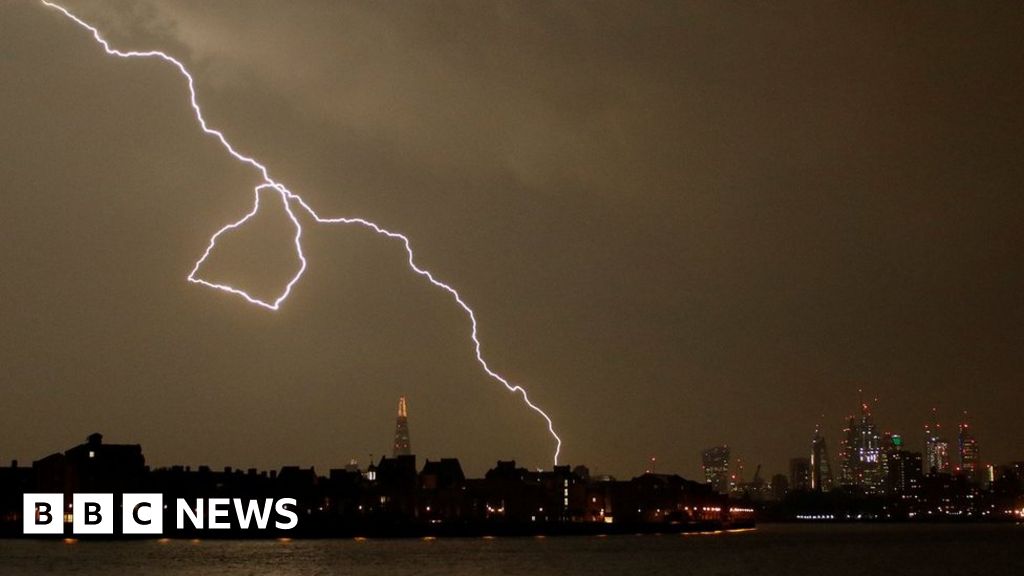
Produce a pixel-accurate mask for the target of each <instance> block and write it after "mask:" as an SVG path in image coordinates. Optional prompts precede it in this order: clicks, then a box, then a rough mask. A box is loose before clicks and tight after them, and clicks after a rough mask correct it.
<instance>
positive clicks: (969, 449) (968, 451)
mask: <svg viewBox="0 0 1024 576" xmlns="http://www.w3.org/2000/svg"><path fill="white" fill-rule="evenodd" d="M957 444H958V446H957V447H958V448H959V450H960V472H961V473H962V474H965V475H967V476H969V477H971V478H973V477H974V476H975V475H976V474H977V472H978V441H977V440H975V439H974V434H972V433H971V431H970V429H969V425H968V424H967V413H966V412H964V420H963V422H961V423H960V434H959V435H958V437H957Z"/></svg>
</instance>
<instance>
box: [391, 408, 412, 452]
mask: <svg viewBox="0 0 1024 576" xmlns="http://www.w3.org/2000/svg"><path fill="white" fill-rule="evenodd" d="M391 454H392V456H394V457H396V458H397V457H399V456H408V455H410V454H412V447H411V446H410V444H409V413H408V410H407V408H406V405H405V396H401V397H399V398H398V419H397V420H396V421H395V444H394V446H393V449H392V451H391Z"/></svg>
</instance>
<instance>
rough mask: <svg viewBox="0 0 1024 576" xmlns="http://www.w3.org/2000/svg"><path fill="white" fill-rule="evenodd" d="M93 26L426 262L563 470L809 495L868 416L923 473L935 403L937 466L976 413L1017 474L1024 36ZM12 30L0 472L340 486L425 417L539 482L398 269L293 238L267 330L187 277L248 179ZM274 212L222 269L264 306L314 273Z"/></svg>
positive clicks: (147, 73) (336, 7) (167, 102)
mask: <svg viewBox="0 0 1024 576" xmlns="http://www.w3.org/2000/svg"><path fill="white" fill-rule="evenodd" d="M68 6H69V7H70V8H72V9H74V10H76V12H78V13H81V14H82V16H83V17H86V18H88V19H89V20H90V21H91V22H95V23H96V24H97V25H98V26H99V27H101V28H102V29H103V30H104V32H105V33H107V34H108V35H109V36H110V38H111V40H112V41H113V42H114V43H115V44H116V45H118V46H123V47H126V48H139V49H162V50H167V51H168V52H169V53H173V54H175V55H178V56H180V57H181V58H182V59H183V61H185V62H186V63H187V64H188V65H189V67H190V69H191V70H193V71H194V72H195V74H196V83H197V94H198V95H199V98H200V99H201V100H202V103H203V106H204V110H205V111H206V113H207V114H208V116H209V117H210V119H211V121H212V122H214V123H215V124H216V125H217V126H218V127H220V128H223V129H224V130H225V132H226V133H227V134H229V135H230V137H231V139H232V142H238V143H242V144H240V145H242V146H244V147H245V149H246V150H251V151H252V152H253V154H255V155H257V156H258V157H259V158H261V159H263V160H264V161H265V162H266V163H267V165H269V166H272V167H274V170H275V171H278V172H279V173H280V174H281V176H280V177H281V179H282V180H283V181H284V180H286V181H287V182H289V185H290V186H292V187H293V188H295V189H296V190H301V191H302V193H303V194H304V197H309V198H310V200H311V202H314V203H315V205H316V206H318V209H319V207H321V206H322V207H324V211H325V212H330V213H332V214H333V213H339V214H355V215H361V216H366V217H369V218H373V219H374V221H378V220H379V221H381V222H385V223H387V225H388V226H391V227H393V228H394V229H397V230H402V231H403V232H404V233H407V234H408V235H409V237H410V238H411V239H412V240H413V241H414V242H415V245H416V246H417V255H418V257H419V258H421V259H422V261H423V262H424V265H426V266H429V268H430V269H431V270H437V271H438V272H439V274H441V275H442V276H443V277H444V278H445V279H450V280H451V281H452V282H453V284H455V285H457V286H458V287H459V289H460V291H464V293H465V295H466V297H467V300H468V301H470V302H472V303H473V305H474V308H475V310H476V311H477V313H478V315H479V317H480V319H481V340H482V342H483V347H484V349H485V350H486V352H487V354H488V358H491V359H492V360H493V364H494V367H495V369H497V370H499V371H500V372H501V373H502V374H507V375H508V376H509V378H510V379H511V380H512V381H513V382H522V383H523V384H525V385H528V386H529V388H530V394H531V398H533V399H534V400H536V401H537V403H538V405H541V406H544V408H545V410H547V411H548V412H549V413H550V414H551V416H552V419H553V420H554V422H555V423H556V424H557V428H558V431H559V433H560V435H561V437H562V438H563V439H564V441H565V445H564V453H563V455H562V458H561V459H560V461H561V462H567V463H572V462H587V463H588V464H589V465H591V466H592V467H593V468H594V469H595V470H599V471H605V472H607V473H611V474H615V475H629V474H632V473H635V472H637V471H642V470H643V469H644V467H645V466H646V465H647V463H648V462H649V460H650V458H651V457H657V461H658V466H659V467H664V468H665V469H672V470H676V471H679V472H680V473H682V474H684V475H685V476H686V477H689V478H700V477H701V475H702V472H701V461H700V452H701V450H703V449H705V448H707V447H709V446H718V445H722V444H726V445H728V446H729V447H730V449H731V450H732V452H733V456H736V457H739V458H742V459H743V460H744V462H745V463H746V464H747V469H748V474H750V473H752V472H753V471H754V469H755V468H756V466H757V465H758V464H763V466H764V470H765V471H766V473H776V472H785V471H787V470H788V469H789V461H790V458H793V457H794V456H804V455H805V454H804V453H805V452H806V449H807V445H808V437H809V434H810V432H809V431H813V429H814V426H816V425H819V424H820V425H822V426H823V429H822V432H823V434H824V436H825V437H826V439H827V443H828V448H829V450H830V451H831V456H832V458H833V463H834V467H833V470H832V473H833V474H834V475H835V476H836V477H837V478H838V476H839V473H840V469H839V467H838V464H837V460H836V459H837V454H838V452H839V449H840V447H841V440H842V437H841V435H840V430H841V426H839V424H838V423H839V422H842V419H843V418H844V417H845V416H847V415H848V410H847V409H846V407H847V406H849V404H850V398H851V396H853V395H854V394H855V390H856V389H859V388H863V389H865V391H867V392H868V393H870V394H872V397H874V396H878V397H879V398H880V402H879V403H877V404H873V408H874V415H875V418H876V420H877V421H878V422H885V425H884V426H883V427H882V428H883V429H882V430H881V432H884V431H886V430H888V431H893V432H899V433H902V434H903V435H904V437H905V440H906V441H907V443H908V444H909V445H911V446H912V447H913V448H912V449H914V450H915V451H916V450H917V449H918V444H919V443H921V442H922V441H923V433H922V432H921V426H923V424H924V423H925V422H928V421H929V419H930V418H931V410H932V408H933V407H938V408H939V413H940V415H942V418H943V420H944V422H945V423H946V424H945V426H944V428H943V436H944V437H945V440H946V442H947V446H946V448H945V450H946V452H947V457H949V458H954V459H955V458H956V456H957V454H958V453H959V451H960V446H961V434H959V430H957V429H956V427H955V426H956V423H955V419H956V418H957V416H955V415H959V414H960V413H962V411H963V410H967V411H968V413H969V414H970V417H971V419H972V423H971V427H970V430H969V434H968V435H967V436H964V442H965V444H964V445H966V446H968V447H969V446H971V443H972V442H976V446H978V447H980V449H981V452H980V453H981V459H982V460H983V461H989V462H1005V461H1012V460H1015V459H1018V458H1019V457H1020V456H1019V455H1018V454H1016V453H1015V452H1016V450H1018V447H1019V446H1020V445H1021V443H1022V438H1024V431H1022V429H1021V427H1020V425H1019V423H1018V419H1017V418H1016V409H1017V407H1018V406H1020V405H1021V403H1022V401H1024V398H1022V394H1024V392H1022V387H1021V385H1020V383H1021V382H1022V381H1024V358H1022V357H1021V355H1020V354H1019V353H1018V351H1019V349H1020V346H1021V344H1022V343H1024V342H1022V340H1021V334H1020V330H1019V326H1020V325H1021V323H1022V320H1024V316H1022V314H1024V306H1022V300H1021V298H1022V295H1021V292H1020V290H1019V287H1020V286H1021V285H1022V279H1024V267H1022V266H1021V264H1020V258H1019V247H1020V246H1022V245H1024V232H1022V230H1021V227H1020V226H1019V224H1018V223H1019V221H1020V220H1021V219H1022V218H1021V217H1022V216H1024V214H1022V203H1021V200H1020V196H1019V193H1018V190H1017V189H1018V188H1019V182H1020V181H1022V177H1021V176H1022V174H1021V165H1020V163H1019V162H1018V161H1017V159H1018V158H1019V156H1020V151H1021V150H1022V148H1024V146H1022V141H1021V138H1022V134H1024V118H1022V116H1024V114H1022V111H1021V109H1020V107H1019V106H1016V105H1015V104H1014V103H1015V102H1018V101H1020V100H1021V97H1022V94H1021V91H1022V88H1021V87H1020V86H1019V85H1018V83H1014V82H1008V81H1006V80H1005V79H1008V78H1016V77H1019V75H1020V74H1019V73H1020V72H1022V71H1024V63H1022V56H1021V55H1020V53H1019V51H1018V50H1016V49H1015V47H1016V40H1017V36H1018V34H1017V31H1018V30H1019V28H1020V27H1019V25H1018V24H1019V23H1020V15H1019V14H1017V13H1016V11H1014V10H1012V9H1011V8H1008V7H1000V6H993V7H991V8H990V9H988V10H974V9H971V8H969V7H951V8H947V9H944V10H939V9H936V8H917V7H910V6H874V7H871V8H870V9H864V10H860V9H856V8H853V7H848V6H819V5H811V6H805V7H802V8H800V9H797V8H795V7H769V6H762V7H753V8H751V7H739V6H700V5H683V4H678V5H677V4H652V5H647V6H643V7H640V8H633V7H629V8H627V7H625V6H624V5H621V4H617V3H601V2H597V3H593V4H588V6H586V7H579V8H574V9H572V10H568V9H564V8H556V7H544V6H538V5H516V6H509V5H491V4H488V5H467V6H463V7H461V8H460V9H459V10H457V11H456V12H457V14H453V15H452V17H451V18H450V19H444V20H439V19H438V18H437V17H436V14H435V13H434V11H432V10H431V9H430V8H429V7H425V6H413V7H401V8H399V7H397V6H390V5H359V4H337V3H324V4H319V5H317V4H309V5H291V4H288V3H282V4H277V5H272V4H268V5H266V6H259V7H247V8H246V9H245V10H244V13H245V14H246V18H244V19H239V18H238V17H237V16H238V13H239V7H240V6H241V5H239V4H230V3H217V4H207V3H166V4H165V3H150V2H138V3H117V2H114V3H96V2H88V1H75V0H72V1H70V2H68ZM0 18H2V19H3V29H4V30H5V31H9V33H5V34H4V38H3V50H4V54H5V56H9V57H5V58H4V59H3V62H2V63H0V66H3V70H2V71H3V75H4V77H5V78H14V79H17V81H15V82H10V83H8V84H7V85H6V88H7V90H5V91H4V92H3V93H2V94H0V112H2V113H3V115H4V118H5V119H7V124H6V126H5V130H4V132H3V134H2V135H0V158H2V159H3V169H4V173H5V191H6V194H5V202H6V203H5V209H4V210H3V211H0V229H2V230H3V231H4V234H5V236H4V242H2V243H0V264H2V266H3V269H4V274H3V280H2V282H0V320H2V323H3V326H4V328H3V330H2V332H0V370H2V372H0V394H2V399H3V402H2V403H0V404H2V407H0V437H3V438H5V443H4V444H3V445H0V458H2V459H4V460H10V459H13V458H18V459H22V460H24V459H26V458H30V457H32V455H33V454H36V453H38V452H39V451H41V450H42V449H44V448H45V447H47V446H53V445H65V444H67V443H68V442H70V441H73V440H74V439H75V438H77V437H78V436H79V435H80V432H78V431H80V430H97V429H101V430H104V431H106V432H107V433H108V434H110V435H111V436H112V437H126V438H136V439H138V440H139V441H141V442H144V443H145V444H146V445H147V447H148V450H149V454H150V455H151V457H152V458H153V459H154V461H156V462H166V463H172V462H177V461H184V460H189V461H195V460H198V461H204V462H208V463H210V464H211V465H219V464H228V463H231V464H233V465H239V464H241V465H252V466H257V467H267V466H268V465H269V464H271V463H276V462H280V461H282V460H286V459H288V460H298V461H300V462H303V463H307V464H310V465H316V466H321V467H323V466H325V465H338V464H339V463H343V462H347V461H348V460H349V459H350V458H353V457H357V458H360V459H362V458H365V454H366V453H369V452H373V453H375V454H385V453H388V452H389V451H390V450H391V448H392V446H391V445H390V444H391V439H392V438H393V433H394V424H395V422H394V414H393V408H394V407H393V405H392V404H391V403H392V402H393V398H396V397H398V396H400V395H402V394H406V395H408V397H409V398H410V401H411V402H412V403H413V405H414V406H415V409H416V423H415V426H414V430H413V432H414V433H415V436H416V438H415V443H416V446H417V449H418V450H419V451H422V452H424V453H425V454H430V455H432V456H437V457H440V456H444V455H447V454H460V455H462V456H463V457H464V465H465V466H466V468H467V469H468V470H471V471H479V470H481V469H482V468H483V467H484V466H488V465H489V464H490V463H491V462H493V461H494V460H495V459H496V458H497V459H513V458H514V459H517V460H518V461H519V462H521V463H523V464H525V465H527V466H529V467H530V468H536V467H541V466H547V465H548V464H549V461H550V456H551V454H550V452H551V444H552V442H551V438H550V436H549V435H548V434H547V430H546V429H545V428H544V423H543V422H542V421H541V419H540V418H538V417H537V415H536V414H532V413H530V411H529V410H524V409H523V406H522V405H521V403H518V402H516V401H515V398H513V397H510V395H509V394H507V393H505V392H504V391H503V390H501V388H500V387H499V386H494V383H493V382H488V381H487V378H486V377H484V376H482V375H481V373H480V370H479V365H478V364H477V363H476V361H475V358H474V357H473V354H472V350H471V349H467V348H468V347H467V346H466V342H467V337H468V327H467V325H466V319H465V317H464V316H463V315H461V314H460V312H459V311H458V310H457V309H453V306H452V304H451V301H450V300H448V299H446V298H445V297H444V296H443V295H439V294H438V293H437V291H436V290H434V289H433V288H432V287H430V286H423V283H422V282H421V279H420V278H416V277H412V275H410V274H409V271H408V267H407V263H406V262H405V261H404V260H403V254H402V253H401V250H400V249H397V250H396V248H395V246H391V245H387V244H386V243H385V244H381V243H380V242H379V241H378V240H379V239H378V238H374V237H371V236H372V235H370V234H368V233H359V232H356V231H351V230H344V231H342V230H338V229H331V230H323V229H315V230H314V229H309V228H307V229H306V236H304V242H305V244H304V249H305V250H306V252H307V253H308V255H309V257H310V268H309V270H308V272H307V276H306V277H305V279H304V281H303V282H302V283H301V284H300V285H298V286H297V287H296V291H295V292H294V294H293V296H292V298H291V299H290V300H289V301H288V306H286V307H284V308H283V309H281V310H279V311H278V312H275V313H270V312H267V311H264V310H262V309H260V310H254V309H252V308H251V307H249V306H247V305H245V303H243V302H238V301H236V300H237V298H230V297H226V296H225V295H224V294H219V293H212V294H211V293H210V291H206V290H199V289H196V288H195V287H194V286H191V285H189V284H188V283H187V282H185V281H184V280H183V278H185V277H186V276H187V275H188V271H189V270H190V269H191V268H192V266H193V264H194V263H195V255H196V254H202V253H203V250H204V249H205V248H206V246H207V241H208V239H209V234H211V233H213V232H215V231H217V230H218V229H220V228H221V227H222V226H223V224H224V222H226V221H231V219H232V218H236V217H237V216H238V214H239V213H240V211H241V212H242V213H244V212H245V210H247V209H248V208H249V207H250V206H251V202H252V187H253V186H254V185H257V184H259V182H258V181H257V182H253V176H252V174H251V173H249V172H248V171H246V170H243V169H241V168H240V167H238V166H237V165H234V164H233V163H231V162H230V161H228V160H226V159H225V158H223V154H222V150H220V149H218V147H217V145H216V143H215V142H212V141H210V139H209V138H204V136H203V135H202V133H201V132H199V131H197V130H196V127H195V122H194V118H193V117H192V116H191V115H190V114H191V111H190V109H189V107H188V103H187V91H186V87H185V86H184V85H183V83H182V79H181V77H180V76H178V75H176V74H174V73H173V71H172V73H168V69H167V66H161V65H157V64H155V63H147V62H131V63H128V62H124V61H114V59H111V58H109V57H107V56H106V55H105V54H104V53H103V51H102V50H100V49H98V48H97V46H96V44H95V42H94V41H93V39H92V38H90V37H89V36H88V34H84V33H83V31H82V30H80V29H76V28H75V27H74V26H73V24H69V22H68V21H67V20H66V19H65V18H62V17H61V15H60V14H58V13H55V12H54V11H53V10H48V9H45V8H44V7H41V6H40V5H38V4H36V3H34V2H21V3H10V5H9V6H5V7H4V10H3V11H2V13H0ZM879 22H886V23H887V24H886V25H885V26H879V25H878V23H879ZM978 30H984V33H983V34H981V33H978ZM726 31H727V32H726ZM382 39H387V41H382ZM410 55H414V57H413V56H410ZM278 172H275V173H278ZM307 195H308V196H307ZM271 204H272V203H268V211H267V212H266V213H262V214H261V215H260V217H259V218H257V219H256V220H254V221H253V223H252V224H253V228H252V229H250V230H248V231H247V233H246V234H240V235H236V236H231V237H225V238H224V243H223V244H222V245H221V247H222V250H221V251H218V252H217V254H216V255H215V257H211V260H209V261H208V262H207V263H206V264H207V265H209V266H210V270H209V271H210V274H211V277H213V276H217V277H220V278H223V279H225V281H228V280H230V281H231V282H238V283H240V284H244V285H246V286H253V287H254V288H253V290H254V293H255V292H259V296H260V297H267V298H272V297H273V296H274V295H275V294H276V293H277V290H278V288H279V287H280V282H281V280H282V275H283V276H284V278H285V279H287V278H290V277H291V274H292V273H293V272H294V265H295V261H294V253H293V251H292V250H291V249H290V248H291V245H289V244H288V241H289V240H290V239H292V235H293V233H294V231H293V230H292V229H291V227H290V225H289V222H288V221H287V218H286V216H287V215H286V214H283V213H281V211H280V210H278V211H276V212H275V211H274V207H273V206H272V205H271ZM282 241H284V245H285V246H286V247H288V248H289V249H288V250H282V249H281V246H282ZM41 422H52V424H50V425H47V426H40V423H41ZM30 429H31V430H33V433H32V434H25V433H24V431H25V430H30ZM968 436H970V438H968ZM211 438H216V439H217V441H216V442H210V441H209V439H211ZM935 446H936V449H935V450H933V452H935V453H938V452H941V450H940V449H939V445H938V444H936V445H935ZM920 448H921V451H922V453H926V452H927V450H926V448H925V447H923V446H922V447H920ZM806 456H809V454H806Z"/></svg>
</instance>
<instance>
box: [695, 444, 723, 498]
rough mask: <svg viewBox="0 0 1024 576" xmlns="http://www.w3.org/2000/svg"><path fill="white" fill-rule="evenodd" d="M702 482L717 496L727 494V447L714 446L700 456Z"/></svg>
mask: <svg viewBox="0 0 1024 576" xmlns="http://www.w3.org/2000/svg"><path fill="white" fill-rule="evenodd" d="M701 460H702V462H703V464H704V480H705V481H706V482H707V483H708V484H710V485H711V488H712V489H713V490H714V491H715V492H718V493H719V494H726V493H728V492H729V447H728V446H715V447H713V448H708V449H707V450H705V451H704V452H703V453H702V454H701Z"/></svg>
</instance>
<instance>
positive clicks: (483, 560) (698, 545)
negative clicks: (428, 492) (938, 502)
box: [0, 525, 1024, 576]
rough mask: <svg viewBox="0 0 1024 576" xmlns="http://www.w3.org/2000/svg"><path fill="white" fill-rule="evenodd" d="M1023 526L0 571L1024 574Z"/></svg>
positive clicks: (8, 565) (831, 529)
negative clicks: (1020, 552)
mask: <svg viewBox="0 0 1024 576" xmlns="http://www.w3.org/2000/svg"><path fill="white" fill-rule="evenodd" d="M1022 544H1024V527H1020V526H1013V525H995V526H982V525H967V526H950V525H933V526H908V525H852V526H827V525H814V526H808V525H803V526H801V525H774V526H773V525H766V526H762V527H759V528H758V529H756V530H743V531H730V532H713V533H707V534H703V535H700V536H699V537H692V536H690V535H685V536H680V535H669V534H665V535H646V536H641V535H638V536H608V537H596V536H595V537H559V538H494V537H483V538H453V539H445V538H439V539H433V538H424V539H422V540H420V539H414V540H378V539H366V538H357V539H352V540H290V539H288V538H281V539H279V540H268V541H218V540H173V539H166V538H164V539H160V540H151V541H140V542H90V541H78V540H75V539H73V538H68V539H66V540H63V541H61V540H48V541H30V540H6V541H0V574H3V575H5V576H7V575H11V576H21V575H34V574H62V575H63V574H79V575H87V576H92V575H96V576H100V575H102V576H108V575H111V574H114V575H118V576H121V575H123V576H128V575H135V574H145V575H151V576H165V575H192V574H204V575H206V574H210V575H250V574H251V575H260V576H263V575H271V576H278V575H279V576H293V575H314V574H315V575H330V574H339V575H340V574H345V575H356V576H359V575H373V576H402V575H405V574H438V575H446V576H448V575H451V576H460V575H492V574H509V575H513V574H523V575H529V576H545V575H549V574H552V575H553V574H580V575H586V576H600V575H604V574H609V575H610V574H615V575H619V574H652V575H660V574H665V575H669V574H671V575H677V574H695V575H696V574H700V575H723V576H724V575H733V574H735V575H743V576H750V575H757V574H784V575H791V574H792V575H802V574H807V575H811V574H815V575H817V574H828V575H829V576H844V575H857V576H865V575H876V574H893V575H904V574H910V575H914V574H920V575H926V574H927V575H928V576H933V575H936V574H982V573H986V572H989V571H993V570H994V571H996V572H997V573H1005V574H1024V559H1022V557H1021V555H1020V554H1018V553H1017V551H1018V550H1019V549H1020V546H1021V545H1022Z"/></svg>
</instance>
